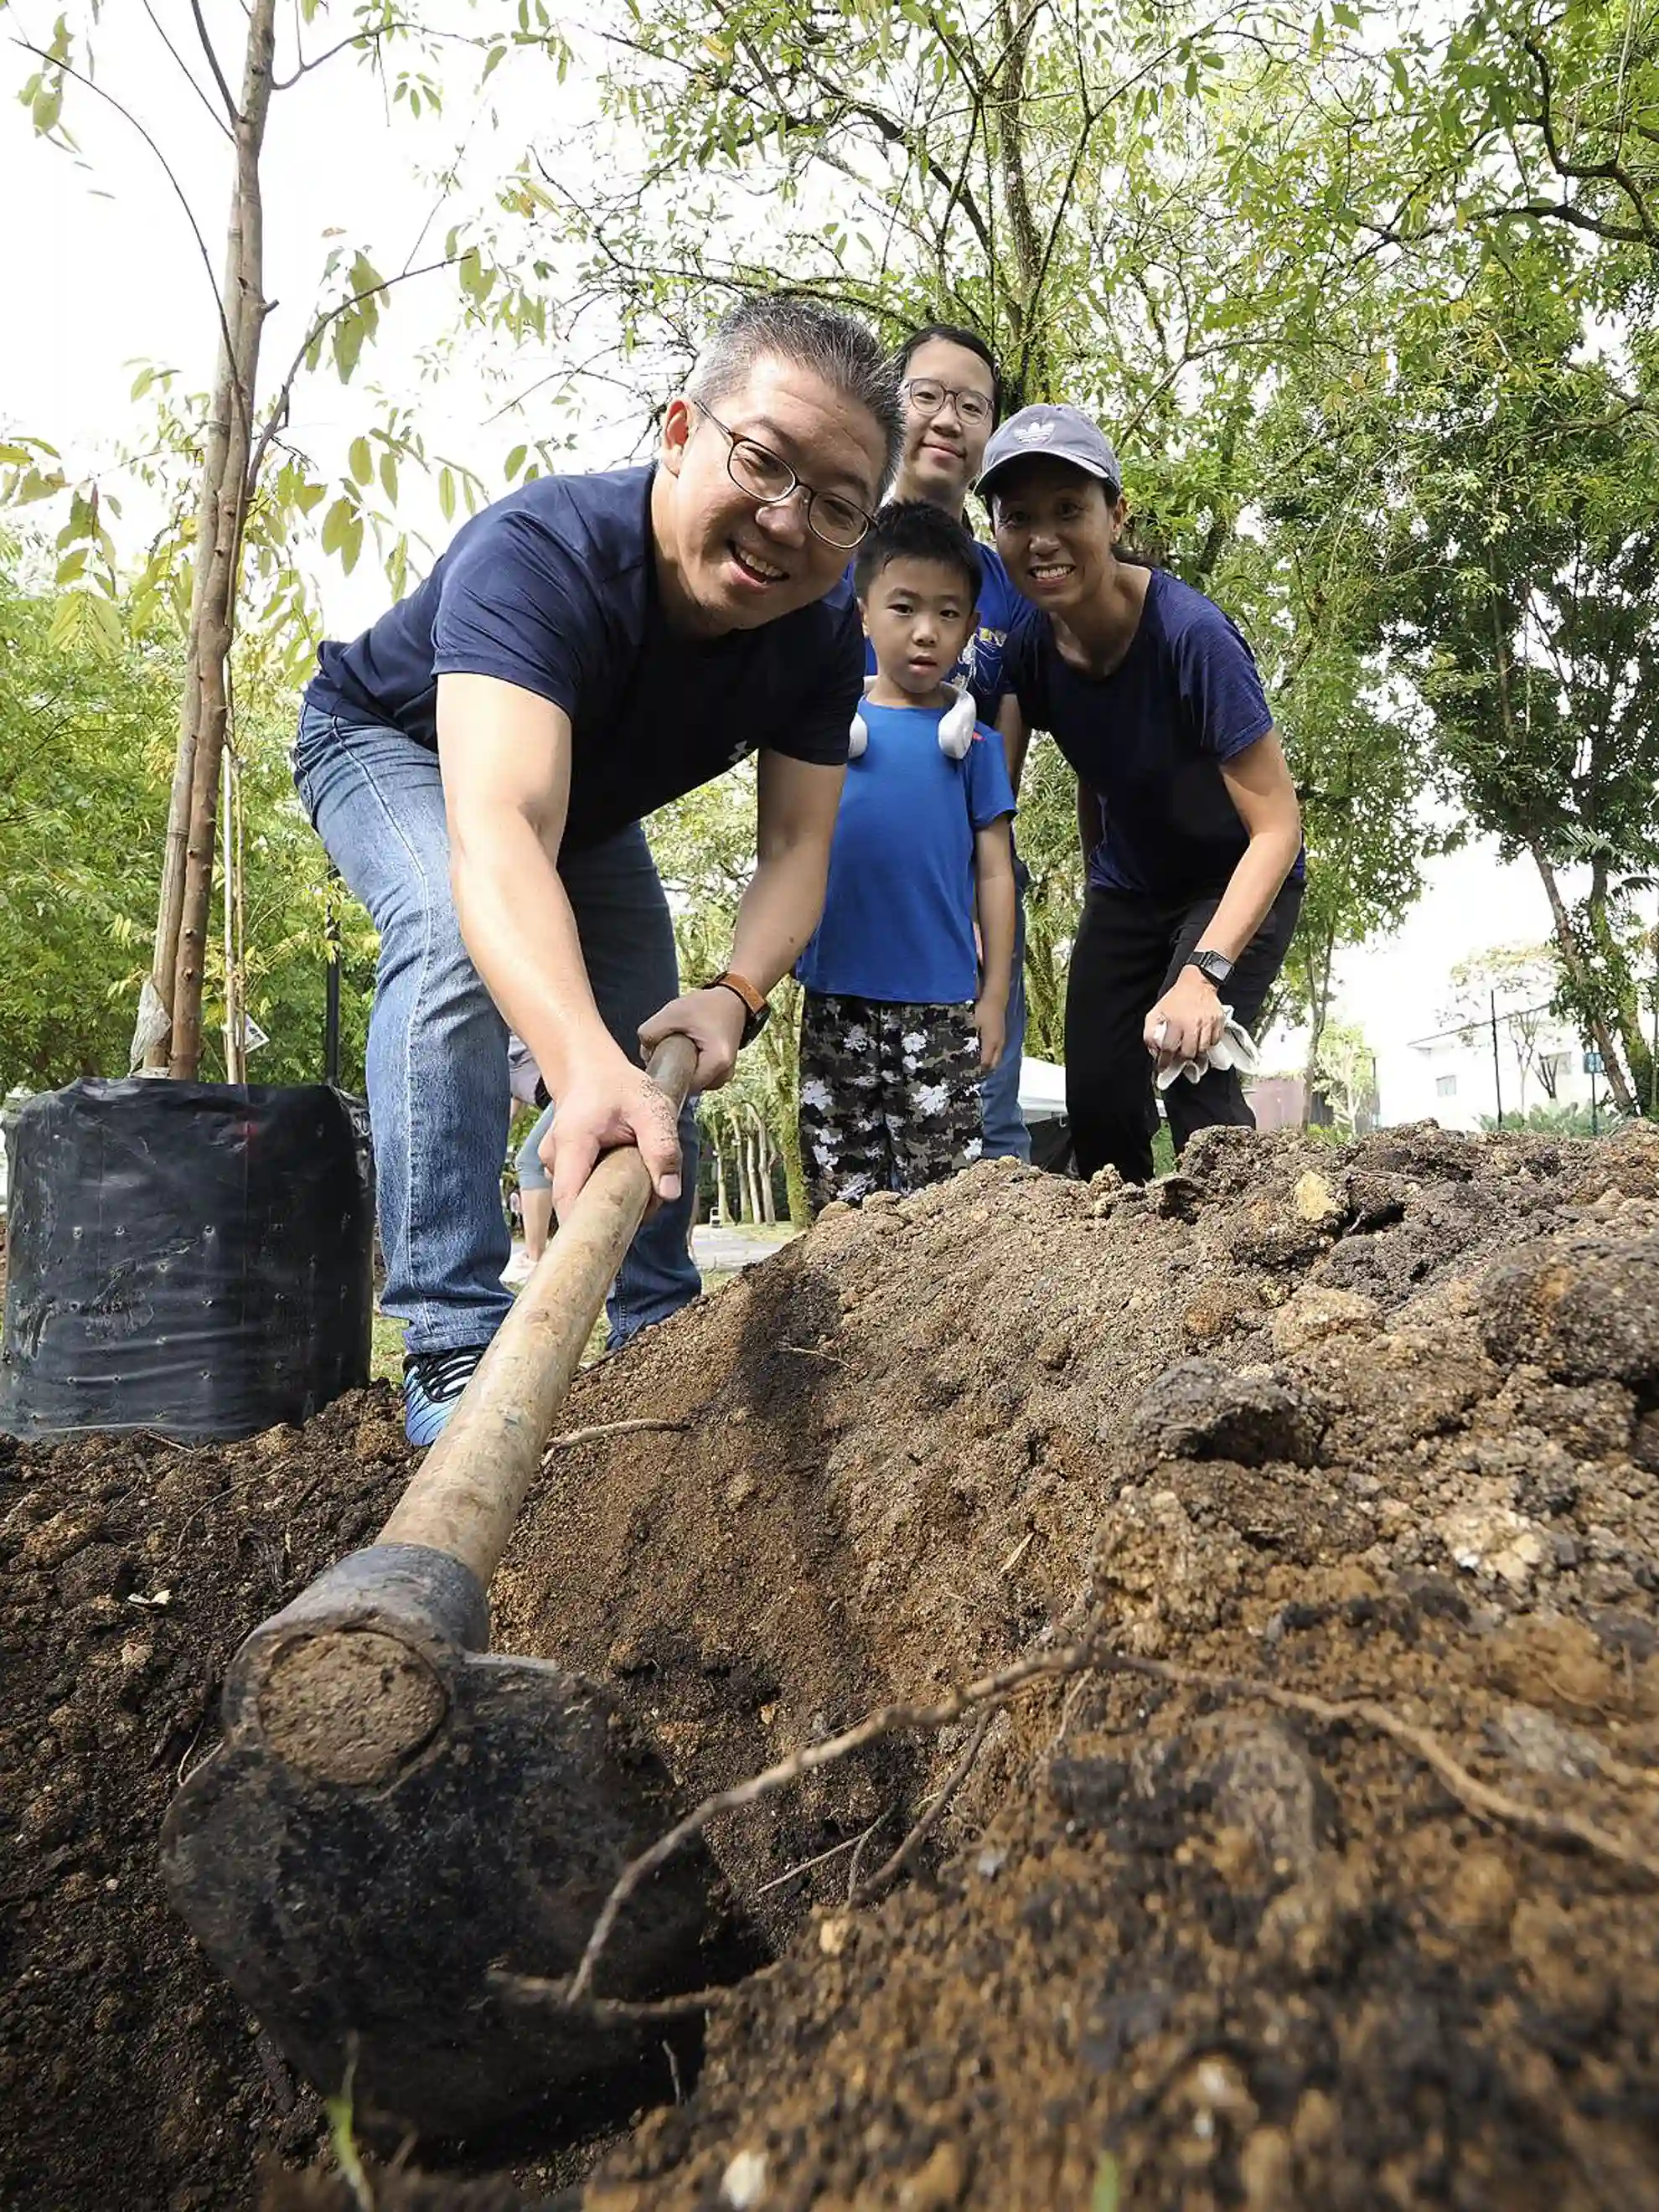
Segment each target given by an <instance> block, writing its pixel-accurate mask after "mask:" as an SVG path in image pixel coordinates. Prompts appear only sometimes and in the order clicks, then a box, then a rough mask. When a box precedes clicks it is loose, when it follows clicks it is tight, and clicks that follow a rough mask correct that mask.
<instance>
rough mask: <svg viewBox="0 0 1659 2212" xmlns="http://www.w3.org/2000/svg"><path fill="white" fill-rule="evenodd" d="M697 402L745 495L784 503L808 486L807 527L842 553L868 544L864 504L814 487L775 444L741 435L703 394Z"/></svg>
mask: <svg viewBox="0 0 1659 2212" xmlns="http://www.w3.org/2000/svg"><path fill="white" fill-rule="evenodd" d="M691 404H692V405H693V406H694V407H696V408H698V409H700V410H701V411H702V413H703V414H705V415H706V416H708V419H709V421H710V422H712V423H713V424H714V428H716V429H717V430H718V431H719V432H720V435H721V436H722V437H723V438H724V439H725V440H726V474H727V476H729V477H731V479H732V483H734V484H736V486H737V488H738V490H739V491H740V492H742V493H743V494H744V497H745V498H748V499H752V500H753V501H754V502H755V504H756V506H757V507H781V506H782V504H783V502H784V501H785V500H787V499H793V497H794V495H795V494H796V493H797V492H798V491H804V492H805V494H806V526H807V528H808V529H809V530H810V531H811V533H812V535H813V537H814V538H819V539H821V540H822V542H823V544H825V545H833V546H835V547H836V550H838V551H839V552H842V553H850V552H851V551H852V550H853V548H854V546H855V545H861V544H863V543H864V540H865V538H866V536H867V535H868V534H869V530H870V525H871V522H872V519H873V518H872V516H870V515H869V514H867V513H866V512H865V510H864V509H863V507H860V506H858V505H857V504H856V503H855V502H854V501H852V500H850V499H843V498H842V496H841V495H840V493H839V492H833V491H814V490H813V489H812V487H811V484H809V483H802V482H801V480H800V478H799V477H798V476H797V475H796V474H795V471H793V469H792V468H791V467H790V465H789V464H788V462H787V461H786V460H785V459H783V457H782V455H781V454H780V453H774V452H773V451H772V450H771V448H770V447H769V446H758V445H757V444H756V442H755V441H754V440H753V439H752V438H744V437H739V436H738V433H737V432H736V431H735V430H731V429H728V428H726V424H725V423H724V422H721V420H720V416H718V415H716V414H715V412H714V410H713V408H711V407H705V406H704V405H703V403H702V400H701V399H695V398H694V399H693V400H692V402H691Z"/></svg>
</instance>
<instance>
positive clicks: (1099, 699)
mask: <svg viewBox="0 0 1659 2212" xmlns="http://www.w3.org/2000/svg"><path fill="white" fill-rule="evenodd" d="M1003 675H1004V680H1005V682H1006V684H1007V686H1008V688H1009V690H1011V691H1013V692H1014V693H1015V694H1016V695H1017V696H1018V700H1019V703H1020V708H1021V710H1022V712H1023V713H1024V717H1025V720H1026V721H1027V723H1028V724H1029V725H1030V726H1031V727H1032V728H1034V729H1039V730H1047V731H1048V732H1049V733H1050V735H1051V736H1052V737H1053V738H1054V742H1055V744H1057V745H1058V746H1059V747H1060V750H1061V752H1063V753H1064V754H1065V756H1066V759H1067V760H1068V761H1069V762H1070V763H1071V764H1072V766H1073V768H1074V769H1076V770H1077V773H1078V775H1079V778H1080V779H1081V780H1082V781H1083V782H1085V783H1086V784H1087V785H1089V786H1090V787H1091V789H1092V790H1094V791H1097V793H1099V794H1100V801H1101V817H1102V818H1101V837H1100V842H1099V843H1098V844H1097V845H1096V847H1095V848H1094V850H1093V851H1092V852H1091V854H1090V855H1089V881H1090V882H1091V884H1097V885H1098V886H1099V887H1100V888H1101V889H1102V890H1129V891H1141V892H1145V893H1146V894H1147V895H1148V896H1152V897H1154V898H1170V899H1184V898H1199V897H1204V896H1209V895H1211V894H1212V893H1218V892H1219V891H1221V890H1225V887H1226V884H1227V882H1228V880H1229V878H1231V875H1232V872H1233V870H1234V869H1235V868H1236V867H1237V865H1238V862H1239V860H1240V858H1241V856H1242V855H1243V851H1244V848H1245V847H1246V846H1247V845H1248V844H1249V831H1248V830H1247V829H1245V827H1244V824H1243V822H1241V821H1240V819H1239V817H1238V811H1237V808H1236V807H1235V806H1234V805H1233V802H1232V800H1231V798H1230V797H1229V796H1228V793H1227V787H1226V785H1225V782H1224V781H1223V780H1222V775H1221V763H1223V762H1224V761H1228V760H1231V759H1232V758H1233V757H1234V756H1235V755H1236V754H1238V753H1242V752H1243V751H1245V750H1247V748H1248V747H1249V746H1251V745H1253V744H1255V742H1256V740H1257V739H1258V738H1264V737H1266V736H1267V732H1268V731H1269V730H1271V729H1272V727H1273V712H1272V709H1271V708H1269V707H1268V704H1267V695H1266V694H1265V693H1264V691H1263V690H1262V688H1261V676H1260V675H1259V674H1258V672H1257V670H1256V665H1255V659H1254V657H1253V656H1252V654H1251V652H1250V648H1249V646H1248V645H1246V643H1245V642H1244V640H1243V636H1242V635H1240V633H1239V631H1238V629H1237V628H1236V626H1235V625H1234V624H1233V623H1231V621H1230V620H1229V619H1228V617H1226V616H1225V614H1223V612H1222V611H1221V609H1220V608H1219V607H1218V606H1217V605H1216V604H1215V602H1214V601H1213V600H1212V599H1206V598H1205V596H1204V594H1203V593H1202V592H1195V591H1194V590H1193V588H1192V586H1190V585H1189V584H1183V583H1182V581H1181V580H1180V578H1179V577H1177V576H1172V575H1170V574H1169V572H1168V571H1167V570H1166V569H1163V568H1154V569H1153V571H1152V575H1151V577H1150V579H1149V580H1148V583H1147V587H1146V605H1145V606H1144V608H1143V609H1142V611H1141V616H1140V624H1139V629H1137V630H1136V631H1135V634H1134V636H1133V639H1132V640H1131V641H1130V644H1129V649H1128V651H1127V653H1125V654H1124V656H1123V659H1122V660H1121V662H1120V663H1119V664H1118V665H1117V667H1115V669H1114V670H1113V671H1112V672H1111V674H1110V675H1109V676H1105V677H1091V676H1085V675H1083V674H1081V673H1080V672H1079V671H1078V670H1077V669H1075V668H1073V667H1071V666H1070V665H1068V664H1067V663H1066V661H1065V660H1063V659H1061V657H1060V651H1059V648H1058V647H1056V645H1055V643H1054V626H1053V624H1052V623H1051V622H1050V620H1049V618H1048V616H1047V615H1046V614H1043V613H1042V612H1041V611H1039V610H1038V609H1037V608H1036V607H1033V606H1030V605H1024V604H1022V605H1020V607H1019V609H1018V612H1017V613H1016V615H1015V617H1014V622H1013V625H1012V629H1010V631H1009V633H1008V641H1007V644H1006V647H1004V651H1003ZM1292 874H1293V875H1295V876H1296V877H1297V878H1300V877H1301V876H1302V875H1303V874H1304V864H1303V860H1302V858H1301V856H1300V855H1299V854H1298V856H1297V863H1296V866H1295V868H1294V869H1293V870H1292Z"/></svg>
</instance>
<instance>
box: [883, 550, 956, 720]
mask: <svg viewBox="0 0 1659 2212" xmlns="http://www.w3.org/2000/svg"><path fill="white" fill-rule="evenodd" d="M860 612H861V613H862V615H863V617H864V629H865V635H866V636H867V637H868V638H869V640H870V642H871V645H872V647H874V649H875V655H876V666H877V667H878V669H879V670H880V671H881V673H882V674H883V676H884V677H885V678H886V679H887V681H888V683H890V684H896V685H897V686H898V688H899V690H901V691H908V693H909V694H910V696H912V697H913V698H916V699H921V698H925V697H927V695H928V694H929V693H931V692H934V691H937V690H938V689H939V685H940V684H943V683H944V681H945V678H946V677H947V676H949V674H950V673H951V670H952V669H953V668H954V667H955V666H956V665H957V661H958V660H960V659H961V658H962V653H963V647H964V646H965V645H966V644H967V642H968V641H969V637H971V636H972V635H973V631H974V623H975V619H976V617H977V612H978V611H977V609H976V608H975V605H974V594H973V592H971V591H970V590H969V585H968V579H967V577H966V576H965V575H964V574H963V573H962V571H961V570H960V569H959V568H951V567H950V566H949V565H948V564H947V563H946V562H942V561H916V560H905V559H901V560H896V561H890V562H888V563H887V566H886V567H885V568H883V569H882V570H881V571H880V572H879V573H878V574H877V576H876V577H875V579H874V580H873V581H872V584H871V586H870V592H869V596H868V598H867V599H864V600H863V601H861V602H860Z"/></svg>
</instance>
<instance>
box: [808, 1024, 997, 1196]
mask: <svg viewBox="0 0 1659 2212" xmlns="http://www.w3.org/2000/svg"><path fill="white" fill-rule="evenodd" d="M979 1086H980V1067H979V1036H978V1033H977V1032H976V1030H975V1028H974V1010H973V1008H972V1006H902V1005H896V1004H893V1003H891V1002H890V1001H888V1000H881V999H848V998H832V997H829V996H828V995H826V994H821V993H819V992H817V991H808V992H807V994H806V1003H805V1010H804V1012H803V1013H802V1016H801V1030H800V1149H801V1158H802V1159H803V1161H804V1162H805V1168H806V1188H807V1193H808V1195H809V1196H810V1198H811V1201H812V1211H813V1212H814V1213H816V1212H817V1211H818V1210H819V1208H820V1207H822V1206H828V1205H829V1201H830V1200H831V1199H836V1198H842V1199H862V1198H867V1197H868V1196H869V1194H870V1193H871V1192H872V1190H904V1191H909V1190H920V1189H921V1188H922V1186H923V1185H924V1184H925V1183H930V1182H943V1181H944V1180H945V1176H951V1175H954V1174H955V1173H956V1171H957V1169H958V1168H965V1167H967V1166H968V1165H969V1164H970V1163H971V1162H972V1161H975V1160H976V1159H977V1158H979V1156H980V1152H981V1146H982V1142H983V1111H982V1108H981V1101H980V1087H979Z"/></svg>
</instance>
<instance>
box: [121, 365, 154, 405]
mask: <svg viewBox="0 0 1659 2212" xmlns="http://www.w3.org/2000/svg"><path fill="white" fill-rule="evenodd" d="M154 383H155V369H154V368H141V369H140V370H139V372H138V374H137V376H135V377H134V378H133V380H132V390H131V392H129V393H128V394H127V397H128V398H130V399H142V398H143V396H144V394H145V393H146V392H148V391H149V387H150V386H151V385H152V384H154Z"/></svg>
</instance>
